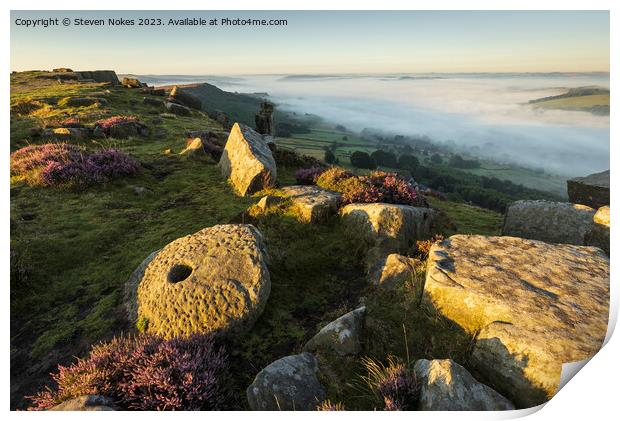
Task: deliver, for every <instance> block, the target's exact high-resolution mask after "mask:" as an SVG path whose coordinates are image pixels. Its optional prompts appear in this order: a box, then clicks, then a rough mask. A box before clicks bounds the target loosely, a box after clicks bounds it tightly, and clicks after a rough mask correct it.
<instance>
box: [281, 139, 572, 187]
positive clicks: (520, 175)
mask: <svg viewBox="0 0 620 421" xmlns="http://www.w3.org/2000/svg"><path fill="white" fill-rule="evenodd" d="M343 136H346V137H347V140H343ZM334 142H336V143H337V144H338V146H337V148H336V152H335V155H336V157H337V158H338V159H339V161H340V165H342V166H345V167H347V168H352V167H351V163H350V160H349V158H350V156H351V153H352V152H354V151H364V152H367V153H372V152H374V151H375V150H377V147H376V145H374V144H373V143H371V142H368V141H366V140H364V139H362V138H360V137H359V136H356V135H355V134H351V133H346V132H342V131H338V130H336V129H332V128H329V127H321V128H313V129H312V132H311V133H304V134H298V135H297V134H296V135H294V136H293V137H286V138H281V137H277V138H276V143H277V144H278V145H281V146H284V147H286V148H290V149H293V150H295V151H297V152H299V153H302V154H305V155H309V156H313V157H315V158H317V159H323V158H324V156H325V148H327V147H330V146H331V145H333V144H334ZM414 155H416V157H417V158H418V159H419V160H420V162H425V160H428V157H425V156H422V155H420V154H414ZM444 158H445V157H444ZM383 169H384V170H391V171H398V169H396V168H383ZM461 171H465V172H468V173H470V174H475V175H479V176H487V177H496V178H499V179H500V180H509V181H512V182H513V183H516V184H522V185H524V186H525V187H528V188H531V189H537V190H541V191H544V192H547V193H551V194H554V195H556V196H559V197H566V195H567V193H566V178H565V177H561V176H558V175H552V174H543V173H540V172H536V171H534V170H530V169H527V168H520V167H515V166H508V165H500V164H497V163H494V162H490V161H483V162H482V166H481V167H480V168H476V169H463V170H461Z"/></svg>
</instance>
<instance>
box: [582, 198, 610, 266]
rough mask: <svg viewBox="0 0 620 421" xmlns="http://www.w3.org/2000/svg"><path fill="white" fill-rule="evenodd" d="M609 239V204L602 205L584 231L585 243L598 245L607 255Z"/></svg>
mask: <svg viewBox="0 0 620 421" xmlns="http://www.w3.org/2000/svg"><path fill="white" fill-rule="evenodd" d="M610 241H611V237H610V225H609V206H603V207H602V208H599V210H598V211H596V214H595V215H594V218H593V224H592V227H591V228H590V230H589V231H588V232H587V233H586V237H585V244H586V245H587V246H594V247H599V248H601V249H602V250H603V251H604V252H605V254H607V255H608V256H609V252H610V247H609V246H610Z"/></svg>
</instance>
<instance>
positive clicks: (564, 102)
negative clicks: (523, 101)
mask: <svg viewBox="0 0 620 421" xmlns="http://www.w3.org/2000/svg"><path fill="white" fill-rule="evenodd" d="M609 96H610V92H609V89H606V88H601V87H597V86H583V87H579V88H571V89H569V90H568V91H567V92H566V93H564V94H561V95H555V96H548V97H544V98H538V99H533V100H531V101H529V102H528V103H529V104H532V105H533V106H534V107H535V108H547V109H556V110H571V111H587V112H590V113H592V114H596V115H609Z"/></svg>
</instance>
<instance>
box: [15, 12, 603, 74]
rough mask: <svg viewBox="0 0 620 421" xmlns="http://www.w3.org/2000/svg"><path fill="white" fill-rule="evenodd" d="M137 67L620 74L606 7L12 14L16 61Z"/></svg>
mask: <svg viewBox="0 0 620 421" xmlns="http://www.w3.org/2000/svg"><path fill="white" fill-rule="evenodd" d="M46 17H58V18H60V21H61V22H62V19H63V18H69V19H71V20H72V21H73V19H74V18H77V17H81V18H84V19H105V20H107V19H108V18H121V17H122V18H126V19H134V20H136V21H137V19H138V18H161V19H163V21H164V22H166V23H167V22H168V19H171V18H172V19H180V18H184V17H189V18H193V17H202V18H205V19H207V20H208V19H212V18H218V19H219V18H222V17H230V18H234V17H239V18H253V19H287V20H288V25H287V26H269V27H257V26H254V27H252V26H246V27H224V26H219V27H211V26H206V27H195V26H193V27H180V26H156V27H140V26H133V27H131V26H130V27H118V26H117V27H112V26H103V27H94V26H91V27H83V26H82V27H78V26H75V25H74V24H72V25H70V26H67V27H65V26H63V25H62V23H60V26H57V27H48V28H27V27H24V26H18V25H17V24H16V20H17V19H38V18H46ZM55 67H70V68H72V69H74V70H80V69H81V70H95V69H111V70H116V71H117V72H118V73H135V74H187V75H206V74H211V75H234V74H266V73H267V74H283V73H298V74H299V73H302V74H305V73H417V72H552V71H562V72H584V71H586V72H587V71H605V72H608V71H609V13H608V12H600V11H497V12H494V11H436V12H431V11H385V12H383V11H368V12H355V11H342V12H335V11H308V12H291V11H283V12H278V11H250V12H245V11H234V12H223V11H194V12H193V11H177V12H174V11H161V12H148V11H138V12H135V11H119V12H109V11H84V12H75V11H72V12H62V11H47V12H37V11H24V12H22V11H12V12H11V70H29V69H51V68H55Z"/></svg>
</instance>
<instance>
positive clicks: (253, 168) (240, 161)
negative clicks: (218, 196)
mask: <svg viewBox="0 0 620 421" xmlns="http://www.w3.org/2000/svg"><path fill="white" fill-rule="evenodd" d="M219 165H220V169H221V171H222V175H223V176H224V177H225V178H226V179H228V181H229V183H230V184H231V186H232V187H233V189H234V191H235V193H236V194H238V195H240V196H245V195H248V194H252V193H255V192H257V191H259V190H263V189H266V188H268V187H273V186H275V183H276V178H277V173H276V161H275V160H274V159H273V155H272V153H271V149H269V146H268V145H267V142H266V141H265V139H264V138H263V136H261V135H260V134H258V133H256V132H255V131H254V130H252V129H251V128H249V127H248V126H245V125H243V124H239V123H235V124H234V126H233V127H232V129H231V130H230V135H229V136H228V141H227V142H226V147H225V148H224V152H223V153H222V157H221V158H220V163H219Z"/></svg>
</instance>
